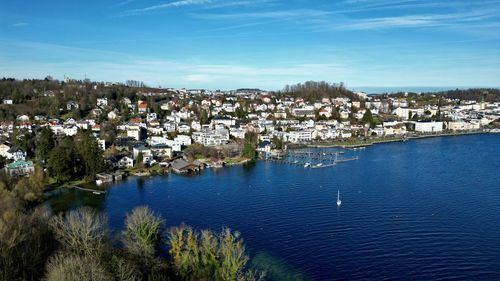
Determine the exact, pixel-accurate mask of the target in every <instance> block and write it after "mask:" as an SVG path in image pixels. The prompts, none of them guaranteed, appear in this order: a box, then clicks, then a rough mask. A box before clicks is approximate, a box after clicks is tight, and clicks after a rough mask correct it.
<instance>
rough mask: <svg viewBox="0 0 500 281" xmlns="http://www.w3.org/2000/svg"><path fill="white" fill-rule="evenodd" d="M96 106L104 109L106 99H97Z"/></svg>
mask: <svg viewBox="0 0 500 281" xmlns="http://www.w3.org/2000/svg"><path fill="white" fill-rule="evenodd" d="M97 106H98V107H106V106H108V98H98V99H97Z"/></svg>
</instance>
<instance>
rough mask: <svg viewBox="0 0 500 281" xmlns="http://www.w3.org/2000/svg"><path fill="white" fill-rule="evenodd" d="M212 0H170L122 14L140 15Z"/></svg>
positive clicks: (201, 3)
mask: <svg viewBox="0 0 500 281" xmlns="http://www.w3.org/2000/svg"><path fill="white" fill-rule="evenodd" d="M211 2H212V0H179V1H174V2H168V3H164V4H158V5H153V6H149V7H145V8H140V9H133V10H128V11H125V12H124V13H123V14H122V16H131V15H140V14H144V13H147V12H151V11H155V10H160V9H168V8H176V7H183V6H193V5H203V4H207V3H211Z"/></svg>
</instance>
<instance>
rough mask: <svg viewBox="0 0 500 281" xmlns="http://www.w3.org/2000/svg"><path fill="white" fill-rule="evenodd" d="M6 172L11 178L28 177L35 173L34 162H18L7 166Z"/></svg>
mask: <svg viewBox="0 0 500 281" xmlns="http://www.w3.org/2000/svg"><path fill="white" fill-rule="evenodd" d="M5 172H6V173H7V174H8V175H9V176H27V175H31V174H33V173H34V172H35V167H34V166H33V162H32V161H24V160H16V161H14V162H12V163H9V164H7V165H6V166H5Z"/></svg>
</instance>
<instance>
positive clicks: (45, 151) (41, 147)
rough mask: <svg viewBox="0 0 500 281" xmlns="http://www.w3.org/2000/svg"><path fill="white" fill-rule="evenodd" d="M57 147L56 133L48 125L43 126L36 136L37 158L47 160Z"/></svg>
mask: <svg viewBox="0 0 500 281" xmlns="http://www.w3.org/2000/svg"><path fill="white" fill-rule="evenodd" d="M54 147H55V141H54V133H53V132H52V130H51V129H50V128H48V127H43V128H41V129H40V131H39V132H38V134H37V138H36V150H35V154H36V158H37V159H38V160H42V161H47V159H48V158H49V154H50V151H51V150H52V149H53V148H54Z"/></svg>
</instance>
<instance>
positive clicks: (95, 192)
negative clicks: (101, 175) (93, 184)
mask: <svg viewBox="0 0 500 281" xmlns="http://www.w3.org/2000/svg"><path fill="white" fill-rule="evenodd" d="M92 193H93V194H101V193H100V192H97V191H94V192H92Z"/></svg>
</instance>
